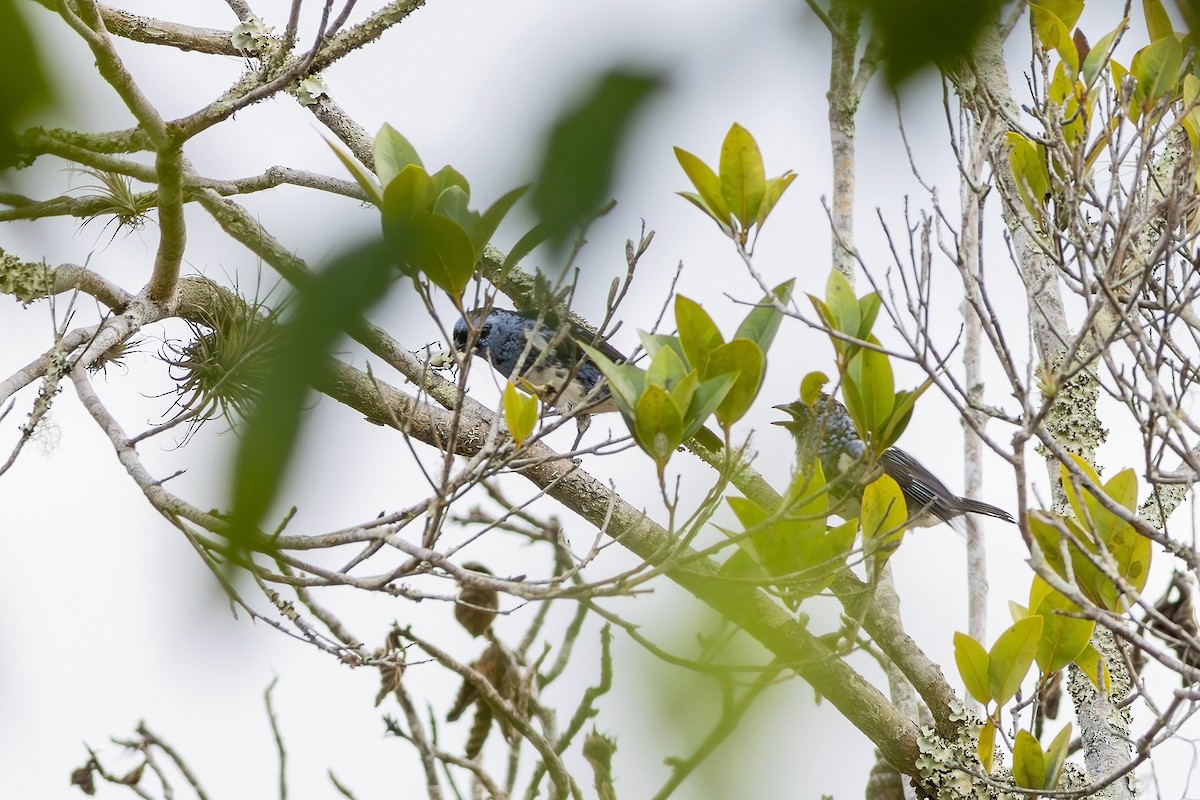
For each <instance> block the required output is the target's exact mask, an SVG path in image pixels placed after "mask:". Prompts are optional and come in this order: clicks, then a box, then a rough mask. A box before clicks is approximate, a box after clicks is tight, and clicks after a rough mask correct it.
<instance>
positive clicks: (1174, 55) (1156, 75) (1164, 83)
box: [1129, 36, 1183, 110]
mask: <svg viewBox="0 0 1200 800" xmlns="http://www.w3.org/2000/svg"><path fill="white" fill-rule="evenodd" d="M1182 64H1183V46H1182V45H1181V44H1179V40H1178V39H1176V38H1175V37H1174V36H1164V37H1163V38H1161V39H1158V40H1157V41H1153V42H1151V43H1150V44H1148V45H1146V46H1145V47H1143V48H1142V49H1141V50H1139V51H1138V52H1137V53H1136V54H1135V55H1134V57H1133V62H1132V63H1131V64H1130V65H1129V71H1130V72H1131V73H1132V74H1133V77H1135V78H1137V87H1136V88H1135V89H1134V98H1135V99H1136V100H1137V102H1139V103H1140V104H1141V105H1142V108H1143V110H1149V109H1150V108H1151V107H1153V106H1154V105H1155V104H1156V103H1157V102H1158V101H1159V99H1160V98H1163V97H1169V96H1170V94H1171V93H1173V92H1174V91H1175V87H1176V85H1177V84H1178V83H1179V68H1180V66H1181V65H1182Z"/></svg>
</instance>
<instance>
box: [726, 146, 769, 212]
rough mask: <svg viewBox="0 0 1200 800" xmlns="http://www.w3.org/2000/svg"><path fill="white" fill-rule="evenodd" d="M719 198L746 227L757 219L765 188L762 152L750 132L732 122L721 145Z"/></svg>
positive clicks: (765, 180)
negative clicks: (723, 200) (722, 199)
mask: <svg viewBox="0 0 1200 800" xmlns="http://www.w3.org/2000/svg"><path fill="white" fill-rule="evenodd" d="M720 177H721V197H723V198H724V199H725V203H726V204H727V205H728V206H729V208H730V209H731V210H732V211H733V215H734V216H735V217H736V218H737V220H738V221H739V222H740V223H742V229H743V230H745V229H748V228H749V227H750V226H751V225H753V224H754V222H755V221H756V220H757V219H758V209H759V206H761V205H762V201H763V195H764V194H766V191H767V179H766V174H765V173H764V171H763V161H762V153H761V152H759V150H758V143H757V142H755V141H754V137H753V136H751V135H750V131H748V130H746V129H745V128H743V127H742V126H741V125H739V124H737V123H736V122H735V123H734V124H733V125H732V126H731V127H730V128H729V133H727V134H726V135H725V141H724V143H723V144H722V145H721V176H720Z"/></svg>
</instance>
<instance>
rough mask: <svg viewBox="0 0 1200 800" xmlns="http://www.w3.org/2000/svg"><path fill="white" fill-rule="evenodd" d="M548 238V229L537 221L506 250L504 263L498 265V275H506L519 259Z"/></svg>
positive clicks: (519, 261)
mask: <svg viewBox="0 0 1200 800" xmlns="http://www.w3.org/2000/svg"><path fill="white" fill-rule="evenodd" d="M549 238H550V229H549V228H547V227H546V226H545V225H543V224H541V223H538V224H537V225H534V226H533V227H532V228H530V229H529V232H528V233H526V234H525V235H524V236H522V237H521V238H520V239H518V240H517V243H516V244H514V245H513V246H512V249H511V250H509V251H508V255H507V256H505V257H504V263H503V264H501V265H500V275H502V276H503V275H507V274H508V273H509V271H510V270H512V269H514V268H515V267H516V266H517V264H519V263H521V259H523V258H524V257H525V256H527V255H529V254H530V253H532V252H533V249H534V248H535V247H537V246H538V245H539V244H541V243H542V242H544V241H546V240H547V239H549Z"/></svg>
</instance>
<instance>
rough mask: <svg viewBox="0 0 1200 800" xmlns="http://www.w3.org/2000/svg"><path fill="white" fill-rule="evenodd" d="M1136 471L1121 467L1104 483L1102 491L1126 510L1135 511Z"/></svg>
mask: <svg viewBox="0 0 1200 800" xmlns="http://www.w3.org/2000/svg"><path fill="white" fill-rule="evenodd" d="M1137 492H1138V482H1137V473H1135V472H1134V471H1133V470H1132V469H1123V470H1121V471H1120V472H1118V473H1117V474H1116V475H1114V476H1112V478H1110V479H1109V481H1108V483H1106V484H1104V493H1105V494H1106V495H1108V496H1109V497H1110V498H1112V499H1113V501H1114V502H1116V503H1117V505H1120V506H1123V507H1124V508H1125V510H1126V511H1137Z"/></svg>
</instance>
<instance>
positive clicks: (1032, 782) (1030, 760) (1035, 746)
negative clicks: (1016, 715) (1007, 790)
mask: <svg viewBox="0 0 1200 800" xmlns="http://www.w3.org/2000/svg"><path fill="white" fill-rule="evenodd" d="M1013 780H1014V781H1015V782H1016V784H1017V786H1020V787H1022V788H1024V789H1045V788H1046V786H1045V783H1044V781H1045V780H1046V756H1045V754H1044V753H1042V746H1041V744H1039V743H1038V740H1037V737H1036V736H1034V735H1033V734H1032V733H1030V732H1029V731H1027V730H1019V731H1017V740H1016V742H1014V743H1013Z"/></svg>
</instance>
